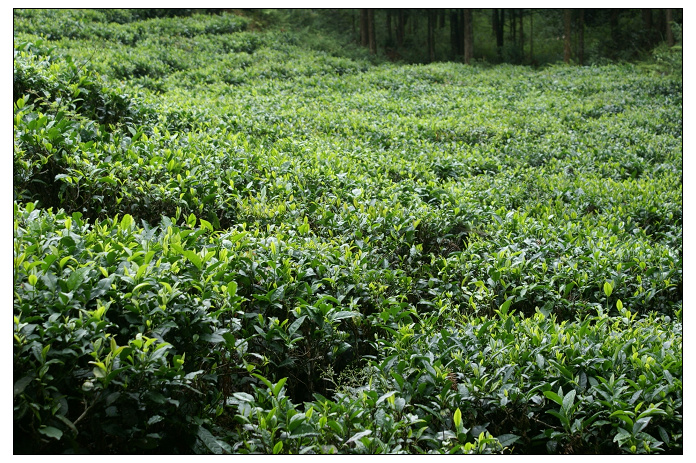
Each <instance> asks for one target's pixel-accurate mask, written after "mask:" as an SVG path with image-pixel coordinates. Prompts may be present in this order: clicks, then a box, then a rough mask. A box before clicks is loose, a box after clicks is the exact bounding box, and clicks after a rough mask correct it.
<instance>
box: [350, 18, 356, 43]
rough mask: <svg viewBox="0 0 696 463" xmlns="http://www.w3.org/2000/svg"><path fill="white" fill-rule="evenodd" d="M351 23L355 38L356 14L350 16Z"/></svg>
mask: <svg viewBox="0 0 696 463" xmlns="http://www.w3.org/2000/svg"><path fill="white" fill-rule="evenodd" d="M350 23H351V32H352V33H353V37H355V15H354V14H352V15H350Z"/></svg>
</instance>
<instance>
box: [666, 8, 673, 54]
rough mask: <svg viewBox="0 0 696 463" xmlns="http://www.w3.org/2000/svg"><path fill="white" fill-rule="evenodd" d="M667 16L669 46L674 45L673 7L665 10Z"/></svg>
mask: <svg viewBox="0 0 696 463" xmlns="http://www.w3.org/2000/svg"><path fill="white" fill-rule="evenodd" d="M665 16H666V17H667V21H666V22H667V24H666V26H667V34H666V35H667V46H669V47H673V46H674V34H673V33H672V8H667V11H665Z"/></svg>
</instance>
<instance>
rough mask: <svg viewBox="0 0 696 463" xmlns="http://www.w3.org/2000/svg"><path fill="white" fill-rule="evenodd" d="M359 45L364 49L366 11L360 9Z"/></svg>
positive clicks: (365, 41) (366, 43) (366, 42)
mask: <svg viewBox="0 0 696 463" xmlns="http://www.w3.org/2000/svg"><path fill="white" fill-rule="evenodd" d="M360 45H361V46H363V47H366V46H367V45H368V40H367V9H366V8H362V9H360Z"/></svg>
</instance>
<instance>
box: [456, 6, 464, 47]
mask: <svg viewBox="0 0 696 463" xmlns="http://www.w3.org/2000/svg"><path fill="white" fill-rule="evenodd" d="M457 16H458V17H459V30H458V31H457V32H458V33H457V50H459V54H460V55H463V54H464V10H463V9H462V8H459V11H458V13H457Z"/></svg>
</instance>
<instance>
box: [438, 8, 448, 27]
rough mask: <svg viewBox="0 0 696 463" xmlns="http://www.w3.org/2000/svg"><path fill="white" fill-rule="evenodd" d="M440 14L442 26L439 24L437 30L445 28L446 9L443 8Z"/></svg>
mask: <svg viewBox="0 0 696 463" xmlns="http://www.w3.org/2000/svg"><path fill="white" fill-rule="evenodd" d="M439 12H440V24H438V26H437V28H438V29H443V28H444V27H445V16H446V13H445V9H444V8H441V9H440V10H439Z"/></svg>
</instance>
